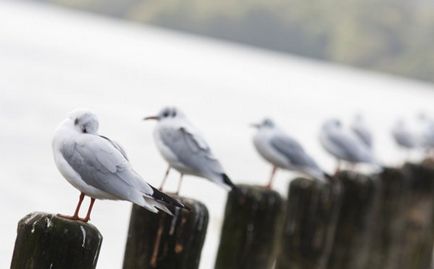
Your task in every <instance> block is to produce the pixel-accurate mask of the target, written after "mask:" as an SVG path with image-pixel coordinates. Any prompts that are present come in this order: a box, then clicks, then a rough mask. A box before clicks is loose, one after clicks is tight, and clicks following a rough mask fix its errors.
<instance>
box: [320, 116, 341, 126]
mask: <svg viewBox="0 0 434 269" xmlns="http://www.w3.org/2000/svg"><path fill="white" fill-rule="evenodd" d="M323 127H324V128H341V127H342V122H341V121H340V120H338V119H336V118H333V119H328V120H326V121H325V122H324V124H323Z"/></svg>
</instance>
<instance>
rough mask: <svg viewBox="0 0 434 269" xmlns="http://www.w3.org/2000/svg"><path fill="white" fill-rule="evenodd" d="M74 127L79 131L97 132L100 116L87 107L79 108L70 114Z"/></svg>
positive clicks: (86, 132)
mask: <svg viewBox="0 0 434 269" xmlns="http://www.w3.org/2000/svg"><path fill="white" fill-rule="evenodd" d="M68 118H69V120H70V122H72V125H73V128H74V129H75V130H76V131H78V132H79V133H85V134H96V133H97V132H98V127H99V123H98V118H97V117H96V115H95V114H94V113H92V112H91V111H89V110H87V109H77V110H74V111H72V112H71V113H70V114H69V117H68Z"/></svg>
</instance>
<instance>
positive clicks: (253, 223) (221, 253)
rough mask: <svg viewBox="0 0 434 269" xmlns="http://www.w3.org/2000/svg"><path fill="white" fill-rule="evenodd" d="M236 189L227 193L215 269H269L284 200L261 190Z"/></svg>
mask: <svg viewBox="0 0 434 269" xmlns="http://www.w3.org/2000/svg"><path fill="white" fill-rule="evenodd" d="M238 187H239V188H238V190H236V191H231V192H230V193H229V197H228V202H227V204H226V211H225V219H224V223H223V228H222V235H221V241H220V246H219V250H218V254H217V261H216V266H215V269H270V268H272V266H273V264H274V261H275V257H276V254H277V253H276V252H277V246H278V244H277V237H278V236H279V235H280V232H279V231H280V229H281V226H282V219H283V218H282V215H283V207H284V201H283V199H282V198H281V196H280V195H279V194H278V193H277V192H275V191H272V190H269V189H266V188H264V187H259V186H249V185H239V186H238Z"/></svg>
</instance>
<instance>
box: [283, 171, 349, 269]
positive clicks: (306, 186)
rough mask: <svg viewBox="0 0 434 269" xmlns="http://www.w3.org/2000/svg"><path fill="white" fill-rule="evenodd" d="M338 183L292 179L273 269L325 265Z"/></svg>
mask: <svg viewBox="0 0 434 269" xmlns="http://www.w3.org/2000/svg"><path fill="white" fill-rule="evenodd" d="M340 192H341V188H340V184H339V183H338V182H333V183H323V182H318V181H313V180H311V179H304V178H298V179H295V180H293V181H292V182H291V184H290V186H289V191H288V202H287V204H286V216H285V224H284V227H283V232H282V236H281V237H282V238H281V246H280V253H279V256H278V258H277V263H276V269H325V268H326V266H327V262H328V258H329V256H330V252H331V250H332V247H333V240H334V235H335V228H336V222H337V219H338V216H339V209H340V206H341V205H340V200H341V199H340V198H341V196H340Z"/></svg>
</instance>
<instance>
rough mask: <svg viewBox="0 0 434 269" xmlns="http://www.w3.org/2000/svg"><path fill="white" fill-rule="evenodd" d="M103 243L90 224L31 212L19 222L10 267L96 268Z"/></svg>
mask: <svg viewBox="0 0 434 269" xmlns="http://www.w3.org/2000/svg"><path fill="white" fill-rule="evenodd" d="M101 243H102V236H101V234H100V233H99V231H98V230H97V229H96V228H95V227H94V226H93V225H91V224H88V223H83V222H79V221H70V220H66V219H63V218H61V217H57V216H55V215H51V214H47V213H32V214H29V215H27V216H25V217H24V218H23V219H22V220H20V222H19V223H18V234H17V239H16V241H15V249H14V254H13V257H12V264H11V269H41V268H46V269H49V268H53V269H55V268H62V269H77V268H80V269H93V268H96V263H97V261H98V254H99V250H100V247H101Z"/></svg>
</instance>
